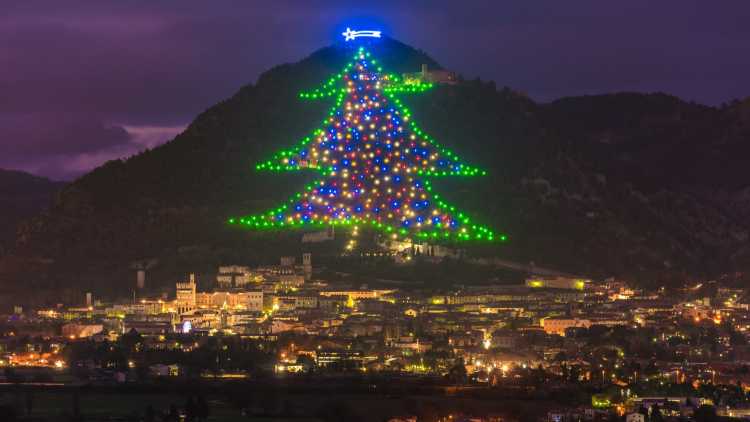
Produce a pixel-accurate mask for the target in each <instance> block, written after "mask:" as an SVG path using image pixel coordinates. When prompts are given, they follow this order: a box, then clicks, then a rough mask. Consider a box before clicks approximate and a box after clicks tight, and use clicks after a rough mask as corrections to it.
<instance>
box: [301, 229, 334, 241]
mask: <svg viewBox="0 0 750 422" xmlns="http://www.w3.org/2000/svg"><path fill="white" fill-rule="evenodd" d="M335 237H336V234H335V231H334V228H333V226H328V228H327V229H326V230H323V231H317V232H310V233H305V234H303V235H302V243H320V242H326V241H329V240H333V239H334V238H335Z"/></svg>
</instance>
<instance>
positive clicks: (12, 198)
mask: <svg viewBox="0 0 750 422" xmlns="http://www.w3.org/2000/svg"><path fill="white" fill-rule="evenodd" d="M63 186H65V183H61V182H53V181H51V180H49V179H45V178H42V177H37V176H34V175H31V174H28V173H24V172H21V171H13V170H3V169H0V255H2V254H3V251H4V250H6V249H7V248H8V247H9V246H11V245H12V244H13V242H14V241H15V235H16V228H17V224H18V223H19V222H20V221H21V220H23V219H26V218H31V217H33V216H35V215H36V214H38V213H39V212H40V211H42V210H43V209H45V208H47V207H49V206H50V205H51V204H52V199H53V196H54V194H55V193H57V191H59V190H60V189H61V188H62V187H63Z"/></svg>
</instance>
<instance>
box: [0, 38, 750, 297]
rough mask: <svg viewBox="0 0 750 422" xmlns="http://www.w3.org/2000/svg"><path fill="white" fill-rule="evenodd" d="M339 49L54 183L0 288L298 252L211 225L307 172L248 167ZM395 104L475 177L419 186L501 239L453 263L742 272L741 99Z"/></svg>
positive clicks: (322, 110)
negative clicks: (164, 138)
mask: <svg viewBox="0 0 750 422" xmlns="http://www.w3.org/2000/svg"><path fill="white" fill-rule="evenodd" d="M371 51H372V52H373V55H374V56H375V57H377V58H379V59H380V61H381V62H382V63H383V66H384V68H385V69H386V70H389V71H392V72H394V73H402V72H413V71H416V70H418V69H419V66H420V64H422V63H428V64H429V66H430V67H431V68H438V67H439V66H438V64H437V63H436V62H435V61H434V60H432V59H430V58H429V57H427V56H426V55H425V54H424V53H422V52H420V51H417V50H414V49H412V48H410V47H408V46H405V45H403V44H401V43H398V42H396V41H392V40H385V41H383V42H382V43H381V44H379V45H377V46H373V47H372V48H371ZM350 55H351V51H349V50H347V49H346V48H344V47H342V46H334V47H329V48H325V49H322V50H319V51H318V52H316V53H314V54H312V55H311V56H310V57H308V58H306V59H304V60H302V61H300V62H298V63H294V64H285V65H281V66H277V67H275V68H273V69H271V70H270V71H268V72H266V73H265V74H263V75H262V76H261V77H260V78H259V80H258V81H257V83H256V84H254V85H247V86H245V87H242V88H241V89H240V90H239V92H237V94H235V95H234V96H233V97H231V98H229V99H227V100H226V101H223V102H221V103H219V104H217V105H215V106H213V107H211V108H210V109H208V110H207V111H205V112H204V113H202V114H201V115H199V116H198V117H197V118H196V119H195V120H194V121H193V123H192V124H191V125H190V126H189V127H188V128H187V129H186V130H185V132H184V133H182V134H180V135H178V136H177V137H176V138H175V139H174V140H173V141H171V142H169V143H167V144H165V145H162V146H160V147H158V148H155V149H153V150H150V151H145V152H143V153H141V154H138V155H137V156H134V157H131V158H129V159H127V160H120V161H113V162H109V163H107V164H105V165H104V166H102V167H100V168H98V169H96V170H94V171H92V172H91V173H89V174H87V175H85V176H84V177H82V178H81V179H79V180H77V181H76V182H74V183H72V184H70V185H69V186H67V187H66V188H65V189H64V190H63V191H62V193H61V194H60V195H59V198H58V199H57V201H56V203H55V204H54V206H53V208H52V209H51V210H50V211H49V212H47V213H44V214H43V215H40V216H39V217H37V218H35V219H33V220H30V221H28V222H27V223H25V224H24V226H23V228H22V230H21V232H20V234H19V237H18V238H17V242H16V250H15V253H14V256H12V257H6V258H5V259H4V260H3V262H1V263H0V277H2V280H3V281H5V285H6V286H9V285H10V284H9V283H10V282H11V281H12V280H16V279H18V278H19V277H18V275H19V273H24V274H25V275H24V280H25V281H26V282H28V283H30V285H34V286H36V285H38V286H45V287H46V286H52V287H54V286H67V285H71V284H72V285H75V286H78V287H80V288H91V287H94V286H96V287H99V288H101V287H102V286H103V285H124V283H125V282H126V281H128V280H129V279H130V278H131V277H132V273H131V270H130V265H131V264H132V263H133V262H134V261H137V260H141V259H146V258H153V259H155V260H157V262H158V264H157V265H155V267H154V270H153V272H152V273H153V274H154V277H156V278H157V279H158V278H159V277H163V278H164V280H173V277H174V276H175V275H176V274H182V273H185V272H188V271H192V270H195V271H201V270H207V271H208V270H210V268H213V266H214V265H216V264H217V263H218V262H227V263H228V262H247V263H254V262H264V261H265V262H267V261H270V260H272V259H275V258H276V256H277V255H278V253H280V252H281V251H287V252H289V251H293V250H295V248H296V249H299V250H301V246H300V245H299V237H300V233H299V232H294V231H292V232H282V233H277V234H271V233H255V232H246V231H241V230H237V229H234V228H230V227H228V226H227V225H226V224H225V222H226V218H228V217H229V216H234V215H241V214H250V213H254V212H258V211H260V210H263V209H265V208H266V207H268V206H273V205H276V204H277V203H278V201H280V200H283V199H285V198H286V197H288V196H289V195H291V194H293V193H295V192H296V191H298V190H299V189H301V187H302V186H304V181H305V180H309V178H310V177H311V175H306V174H304V172H300V173H296V174H295V173H262V172H256V171H255V170H254V165H255V163H256V162H258V161H259V160H262V159H265V158H268V157H269V156H270V155H271V154H273V153H274V152H276V151H277V150H278V149H280V148H284V147H286V146H290V145H293V144H295V143H296V142H297V141H298V140H299V139H300V138H301V137H303V136H305V135H307V134H308V133H310V132H311V131H312V130H313V129H314V128H316V127H317V125H318V123H319V122H320V120H321V119H322V118H323V117H324V116H325V115H326V113H327V112H328V108H329V107H330V103H327V102H325V101H301V100H299V98H298V96H297V93H298V92H299V91H301V90H304V89H309V88H312V87H316V86H318V84H319V83H320V82H321V81H325V80H327V79H328V77H330V75H331V74H334V73H336V72H338V71H339V70H340V68H341V67H342V66H343V65H344V64H345V63H346V61H347V59H348V58H349V56H350ZM402 101H403V102H404V103H405V104H407V105H408V106H409V107H410V108H411V110H412V112H413V117H414V119H416V121H417V122H419V124H420V126H421V127H423V128H424V129H425V130H426V131H427V132H428V133H430V134H431V135H433V136H434V137H435V138H436V139H438V140H439V141H440V142H441V143H442V144H444V145H446V146H448V147H450V148H451V149H453V150H454V151H455V152H456V153H457V154H458V155H459V156H461V157H462V158H463V159H464V160H465V161H466V162H467V163H468V164H472V165H478V166H481V167H483V168H485V169H487V171H488V175H487V176H483V177H469V178H441V179H436V180H434V182H433V184H434V187H435V191H436V192H439V193H440V194H441V195H443V196H445V197H446V198H447V199H448V200H450V201H452V202H454V203H460V204H461V205H462V208H463V209H464V210H466V211H467V212H469V213H471V214H472V215H473V216H475V219H476V220H478V221H481V222H483V223H487V224H488V225H489V226H490V227H494V228H496V229H497V230H498V231H504V232H506V233H508V234H509V235H510V238H511V241H510V242H509V243H507V244H505V245H495V246H492V247H486V246H484V247H480V246H478V247H476V248H474V247H470V248H469V249H470V251H469V252H470V253H475V254H493V255H497V256H501V257H503V258H507V259H513V260H518V261H521V262H529V261H534V262H535V263H537V264H539V265H544V266H549V267H556V268H560V269H562V270H566V271H570V272H579V273H585V274H590V275H592V276H604V275H617V276H623V277H629V278H637V279H642V280H650V279H653V278H656V277H666V276H671V275H676V274H681V273H689V274H696V275H702V274H707V275H711V274H718V273H722V272H726V271H730V270H742V269H747V268H748V267H750V251H749V250H748V239H747V237H748V230H749V229H750V227H748V226H749V225H750V224H748V222H750V219H749V218H748V217H750V173H748V172H747V171H745V170H744V167H745V164H744V160H745V157H746V156H747V154H746V153H748V152H750V143H749V142H750V140H749V139H750V104H748V103H739V102H737V103H733V104H730V105H727V106H724V107H721V108H712V107H706V106H702V105H697V104H691V103H686V102H684V101H681V100H680V99H678V98H675V97H671V96H668V95H663V94H649V95H644V94H628V93H624V94H612V95H601V96H587V97H577V98H565V99H561V100H558V101H555V102H552V103H549V104H537V103H535V102H533V101H532V100H530V99H528V98H526V97H525V96H523V95H520V94H518V93H516V92H514V91H512V90H510V89H508V88H503V89H497V88H496V87H495V84H494V83H492V82H490V83H486V82H481V81H476V80H475V81H462V82H460V83H459V84H457V85H453V86H438V87H436V88H434V89H433V90H431V91H428V92H426V93H423V94H419V95H404V96H402ZM289 248H291V249H289ZM30 268H33V270H30ZM28 274H33V276H32V277H29V276H28Z"/></svg>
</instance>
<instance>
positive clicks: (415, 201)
mask: <svg viewBox="0 0 750 422" xmlns="http://www.w3.org/2000/svg"><path fill="white" fill-rule="evenodd" d="M361 32H378V31H351V30H350V29H349V28H347V32H345V33H344V36H345V37H347V36H352V37H355V38H356V37H357V36H358V34H359V33H361ZM347 34H348V35H347ZM363 36H369V35H363ZM373 36H374V35H373ZM377 36H379V32H378V35H377ZM352 39H353V38H352ZM431 87H432V85H431V84H425V83H419V82H417V83H406V82H404V81H402V80H401V79H400V78H399V77H398V76H396V75H393V74H387V73H384V72H383V69H382V68H381V67H380V66H379V65H378V62H377V60H375V59H373V58H371V57H370V53H369V52H367V51H366V50H365V49H364V48H359V49H358V51H357V53H356V54H355V55H354V58H353V61H352V62H350V63H349V64H347V65H346V67H345V68H344V69H343V71H342V72H340V73H338V74H336V75H335V76H334V77H333V78H331V79H330V80H329V81H328V82H326V83H325V84H323V86H322V87H320V88H318V89H315V90H314V91H311V92H306V93H301V94H300V98H304V99H317V98H323V97H333V98H334V99H335V103H334V105H333V107H332V108H331V109H330V111H329V113H328V115H327V116H326V118H325V119H324V120H323V122H322V126H321V127H319V128H318V129H316V130H315V131H314V132H313V133H312V134H311V135H310V136H307V137H305V138H304V139H302V141H301V142H300V143H299V144H298V145H297V146H296V147H294V148H292V149H289V150H285V151H281V152H279V153H278V154H276V155H275V156H274V157H273V159H271V160H268V161H265V162H262V163H259V164H258V165H257V166H256V169H258V170H274V171H281V170H302V169H310V170H313V171H317V172H319V173H320V175H321V178H320V179H319V180H317V181H315V182H313V183H311V184H310V185H308V186H306V187H305V189H304V191H302V192H300V193H297V194H296V195H294V196H293V197H292V198H290V199H289V200H288V201H287V203H286V204H284V205H282V206H280V207H278V208H276V209H273V210H270V211H268V212H266V213H263V214H258V215H252V216H248V217H244V218H233V219H230V220H229V222H230V223H231V224H239V225H243V226H248V227H250V228H283V227H306V226H330V225H345V226H351V227H352V229H353V230H352V232H353V234H354V235H355V236H356V234H357V233H358V231H359V230H360V229H361V228H364V227H368V226H369V227H372V228H375V229H377V230H380V231H383V232H385V233H386V234H388V235H389V236H390V237H392V238H396V239H397V238H399V237H409V236H413V237H415V238H416V239H417V240H423V241H437V240H490V241H492V240H500V241H505V240H506V239H507V237H506V236H505V235H501V234H500V235H498V234H495V233H493V232H492V231H491V230H490V229H488V228H486V227H484V226H481V225H477V224H475V223H473V222H472V221H471V219H469V217H467V216H466V215H465V214H464V213H463V212H460V211H459V210H457V209H456V207H455V206H453V205H450V204H448V203H447V202H445V201H444V200H442V199H441V198H440V195H438V194H436V193H433V192H432V190H433V189H432V185H431V183H430V180H429V179H430V178H432V177H438V176H476V175H484V174H485V172H484V171H482V170H479V169H477V168H474V167H471V166H468V165H466V164H463V163H462V162H461V161H460V160H459V158H458V156H456V155H455V154H454V153H453V152H452V151H450V150H448V149H447V148H444V147H443V146H441V145H440V144H438V143H437V142H436V141H435V140H434V139H432V138H431V137H430V136H429V135H427V134H426V133H424V132H423V131H422V130H421V129H420V128H419V126H417V124H415V123H414V122H413V120H412V119H411V118H410V117H411V113H410V112H409V110H408V109H407V108H406V107H405V106H404V105H403V104H402V103H401V101H400V100H399V99H398V98H397V97H396V95H398V94H400V93H413V92H422V91H424V90H426V89H429V88H431ZM355 243H356V242H355V241H354V240H352V241H351V242H350V243H349V245H350V247H351V248H353V247H354V245H355Z"/></svg>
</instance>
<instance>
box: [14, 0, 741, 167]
mask: <svg viewBox="0 0 750 422" xmlns="http://www.w3.org/2000/svg"><path fill="white" fill-rule="evenodd" d="M1 9H2V10H1V11H0V168H12V169H21V170H26V171H30V172H32V173H35V174H39V175H43V176H47V177H51V178H54V179H60V180H70V179H72V178H75V177H76V176H78V175H81V174H82V173H84V172H86V171H88V170H90V169H92V168H93V167H95V166H97V165H99V164H101V163H102V162H104V161H106V160H108V159H112V158H117V157H125V156H128V155H131V154H133V153H135V152H137V151H139V150H141V149H143V148H145V147H149V146H154V145H157V144H159V143H161V142H164V141H166V140H168V139H171V138H172V137H173V136H174V135H175V134H176V133H178V132H179V131H181V130H182V129H183V128H184V127H185V126H186V125H187V124H188V123H189V122H190V121H191V120H192V118H193V117H194V116H195V115H196V114H197V113H199V112H201V111H202V110H204V109H206V108H208V107H209V106H211V105H212V104H214V103H216V102H218V101H219V100H221V99H223V98H226V97H228V96H230V95H232V94H233V93H234V92H236V91H237V90H238V89H239V87H241V86H242V85H244V84H247V83H251V82H254V81H255V80H256V78H257V77H258V75H259V74H260V73H261V72H263V71H264V70H266V69H268V68H270V67H272V66H274V65H276V64H279V63H282V62H290V61H297V60H299V59H301V58H303V57H305V56H307V55H308V54H310V53H311V52H313V51H314V50H316V49H318V48H321V47H323V46H325V45H329V44H331V43H332V42H333V41H335V37H336V36H337V33H338V32H340V30H341V29H343V28H344V27H345V26H346V25H347V24H351V26H352V27H354V28H357V29H372V28H373V27H378V28H382V29H383V30H384V32H386V33H387V34H388V35H389V36H392V37H393V38H396V39H398V40H400V41H403V42H405V43H407V44H410V45H412V46H414V47H417V48H421V49H423V50H425V51H426V52H427V53H428V54H430V55H431V56H432V57H433V58H435V59H436V60H437V61H438V62H440V63H441V64H443V66H445V67H447V68H449V69H451V70H455V71H457V72H459V73H461V74H463V75H464V76H465V77H467V78H473V77H476V76H479V77H481V78H482V79H492V80H495V81H496V82H497V85H498V86H504V85H505V86H509V87H512V88H514V89H517V90H520V91H524V92H526V93H528V94H529V95H530V96H531V97H532V98H534V99H536V100H538V101H550V100H553V99H555V98H559V97H561V96H568V95H581V94H597V93H606V92H614V91H643V92H652V91H663V92H667V93H671V94H675V95H677V96H680V97H682V98H684V99H687V100H694V101H697V102H701V103H706V104H711V105H719V104H721V103H722V102H726V101H729V100H731V99H733V98H742V97H746V96H750V77H749V75H750V24H748V22H750V2H748V1H743V0H737V1H732V0H727V1H721V2H711V1H700V2H699V1H689V0H681V1H672V0H669V1H662V0H660V1H654V0H643V1H641V0H628V1H617V2H613V1H602V0H591V1H577V0H574V1H561V0H549V1H541V0H533V1H514V2H511V1H489V0H488V1H469V0H462V1H456V0H452V1H442V0H431V1H406V0H401V1H387V0H381V1H369V2H368V1H346V2H345V1H315V0H304V1H303V0H300V1H284V0H274V1H260V0H248V1H221V0H211V1H205V0H201V1H187V0H181V1H173V2H162V1H153V0H129V1H104V0H97V1H72V0H66V1H60V0H49V1H29V0H21V1H15V0H3V2H2V8H1ZM365 22H367V23H368V24H367V25H365V24H364V23H365ZM365 27H368V28H365ZM415 70H416V69H415Z"/></svg>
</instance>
